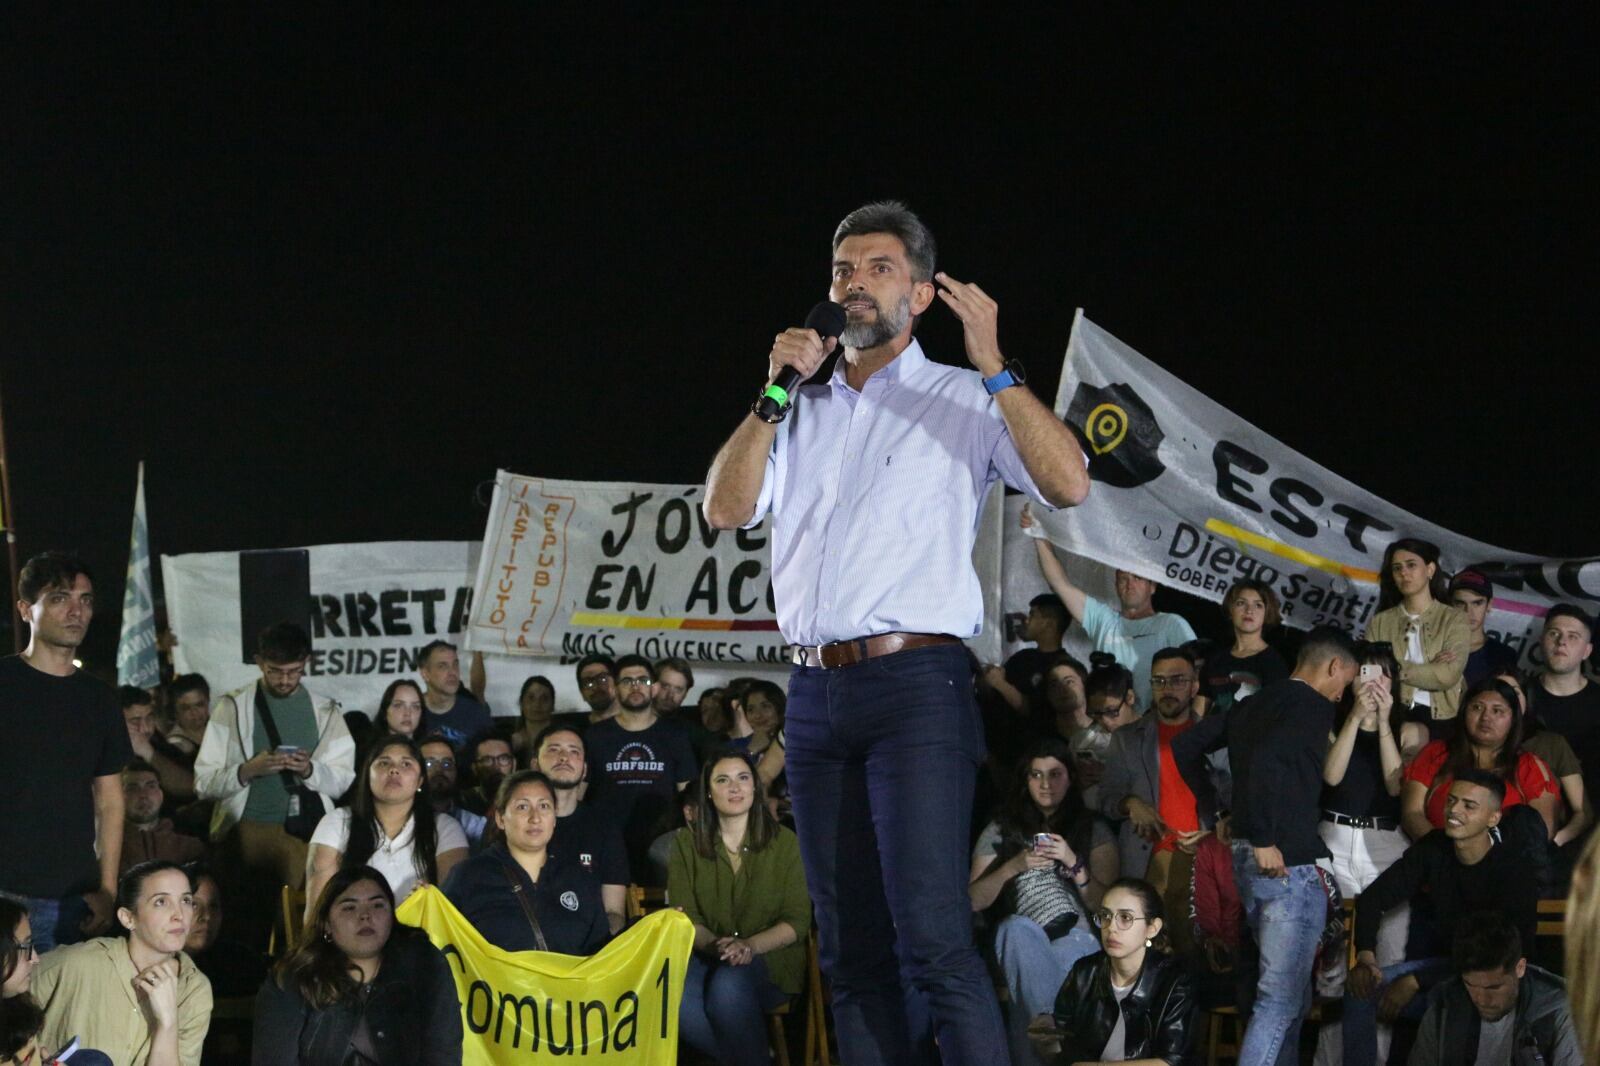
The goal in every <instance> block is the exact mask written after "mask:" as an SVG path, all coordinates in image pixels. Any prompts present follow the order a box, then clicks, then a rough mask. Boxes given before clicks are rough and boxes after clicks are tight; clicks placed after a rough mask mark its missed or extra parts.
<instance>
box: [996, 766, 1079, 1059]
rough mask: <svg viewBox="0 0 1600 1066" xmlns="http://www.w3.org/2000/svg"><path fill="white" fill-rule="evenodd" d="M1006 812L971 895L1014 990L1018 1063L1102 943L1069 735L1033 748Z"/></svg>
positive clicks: (1013, 1023)
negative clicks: (1031, 1031)
mask: <svg viewBox="0 0 1600 1066" xmlns="http://www.w3.org/2000/svg"><path fill="white" fill-rule="evenodd" d="M1017 779H1018V781H1017V785H1016V787H1015V789H1014V790H1013V792H1012V794H1011V795H1010V796H1009V797H1007V799H1006V802H1005V804H1004V805H1003V807H1002V808H1001V813H1000V817H999V818H997V819H995V820H994V821H992V822H990V823H989V824H988V825H986V826H984V828H983V832H982V833H980V834H979V835H978V843H977V845H976V846H975V847H974V848H973V849H972V872H971V874H970V875H969V878H968V884H967V895H968V897H969V898H970V899H971V900H972V909H973V910H975V911H982V912H984V913H985V914H986V915H987V916H988V917H989V919H990V921H991V922H995V923H997V924H996V926H995V940H994V947H995V955H996V956H997V957H998V958H999V960H1000V969H1001V971H1002V972H1003V973H1004V974H1005V978H1006V990H1007V992H1008V993H1009V994H1010V1003H1011V1006H1010V1010H1009V1018H1008V1020H1009V1022H1010V1024H1009V1027H1008V1028H1009V1033H1010V1038H1011V1054H1012V1059H1013V1061H1017V1062H1023V1061H1027V1056H1028V1054H1029V1047H1030V1045H1029V1043H1028V1032H1027V1027H1028V1023H1029V1022H1030V1021H1032V1020H1033V1018H1034V1017H1035V1016H1037V1015H1039V1014H1043V1013H1044V1012H1046V1011H1048V1010H1049V1009H1050V1004H1051V1003H1053V1002H1055V996H1056V991H1057V990H1058V989H1059V988H1060V987H1061V981H1062V979H1063V978H1065V977H1066V976H1067V971H1069V970H1071V969H1072V964H1073V963H1075V962H1077V961H1078V959H1080V958H1082V957H1083V956H1084V955H1088V954H1092V953H1094V952H1095V951H1098V950H1099V949H1100V941H1099V940H1098V939H1096V937H1095V935H1094V930H1093V929H1092V928H1090V924H1091V923H1090V921H1089V915H1090V914H1091V913H1092V911H1093V908H1094V907H1095V905H1097V904H1098V903H1099V902H1100V896H1101V893H1102V892H1103V891H1104V887H1103V886H1100V887H1097V886H1095V885H1094V883H1093V881H1092V880H1091V873H1090V869H1089V865H1090V864H1089V847H1090V837H1091V834H1092V833H1093V828H1094V819H1093V816H1092V815H1091V814H1090V813H1089V811H1088V810H1087V809H1086V808H1085V807H1084V805H1083V801H1082V800H1081V799H1079V798H1078V794H1077V793H1076V792H1075V791H1074V790H1073V788H1072V753H1071V751H1070V750H1069V749H1068V747H1067V743H1066V741H1064V740H1062V739H1061V738H1060V737H1043V738H1041V739H1039V740H1036V741H1034V742H1033V743H1032V744H1030V745H1028V747H1027V749H1026V750H1025V751H1024V752H1023V755H1022V758H1021V759H1020V761H1019V764H1018V768H1017Z"/></svg>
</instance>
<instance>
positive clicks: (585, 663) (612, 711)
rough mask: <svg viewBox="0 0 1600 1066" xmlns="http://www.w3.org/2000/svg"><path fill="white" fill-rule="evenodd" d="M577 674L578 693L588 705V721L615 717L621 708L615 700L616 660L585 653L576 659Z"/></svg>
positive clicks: (592, 723)
mask: <svg viewBox="0 0 1600 1066" xmlns="http://www.w3.org/2000/svg"><path fill="white" fill-rule="evenodd" d="M577 674H578V694H579V695H581V696H582V697H583V702H584V703H587V704H588V705H589V714H588V723H589V724H590V725H594V724H596V723H598V722H604V721H605V720H606V719H608V718H615V717H616V716H617V713H618V712H619V711H620V710H621V705H620V704H618V702H617V661H616V660H615V659H613V658H612V657H611V656H609V655H600V654H598V653H597V654H591V655H585V656H584V657H583V658H581V659H579V660H578V667H577Z"/></svg>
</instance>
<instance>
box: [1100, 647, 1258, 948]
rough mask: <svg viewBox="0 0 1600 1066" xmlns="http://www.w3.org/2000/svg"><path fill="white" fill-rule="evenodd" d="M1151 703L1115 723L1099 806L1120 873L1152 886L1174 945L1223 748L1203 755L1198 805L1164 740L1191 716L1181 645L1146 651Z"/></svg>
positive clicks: (1190, 663) (1221, 778)
mask: <svg viewBox="0 0 1600 1066" xmlns="http://www.w3.org/2000/svg"><path fill="white" fill-rule="evenodd" d="M1150 691H1151V692H1153V693H1154V694H1155V695H1154V706H1153V710H1154V712H1155V713H1153V714H1147V715H1145V716H1144V717H1142V718H1140V719H1138V720H1137V721H1135V722H1133V723H1132V724H1131V725H1127V726H1123V727H1122V728H1120V729H1118V730H1116V732H1115V733H1113V734H1112V737H1111V745H1110V747H1109V748H1108V749H1107V750H1106V758H1105V773H1104V775H1103V776H1102V777H1101V779H1100V790H1099V803H1100V812H1101V813H1102V814H1104V815H1105V816H1106V817H1107V818H1110V819H1111V820H1112V822H1113V823H1115V824H1117V826H1118V830H1117V843H1118V851H1119V853H1120V858H1121V872H1122V876H1123V877H1142V878H1144V879H1145V880H1146V881H1149V882H1150V883H1151V884H1152V885H1154V886H1155V887H1156V891H1157V892H1160V893H1161V896H1162V900H1163V902H1164V903H1165V904H1166V908H1167V914H1168V915H1170V916H1172V921H1171V923H1170V924H1169V925H1168V927H1167V931H1168V935H1169V936H1171V938H1172V942H1173V948H1174V950H1176V951H1178V952H1179V953H1182V952H1184V951H1187V950H1188V948H1189V922H1188V920H1187V917H1186V916H1187V915H1188V913H1189V907H1188V894H1189V878H1190V874H1191V873H1192V872H1193V870H1194V849H1195V845H1196V844H1198V843H1199V840H1200V838H1201V837H1202V836H1203V835H1205V827H1207V826H1209V825H1210V824H1211V823H1212V821H1213V820H1214V819H1215V815H1216V812H1215V810H1213V809H1212V808H1211V800H1212V798H1213V797H1215V796H1222V797H1225V796H1226V795H1227V793H1228V792H1229V791H1230V785H1231V777H1230V776H1229V773H1228V761H1227V758H1228V757H1227V753H1226V752H1221V751H1219V752H1216V753H1214V754H1213V755H1211V756H1210V757H1209V760H1208V773H1209V776H1210V779H1211V783H1212V786H1213V789H1214V791H1213V792H1212V793H1211V794H1210V795H1208V796H1207V797H1206V800H1207V802H1206V803H1205V804H1204V805H1202V804H1201V803H1200V802H1199V801H1198V800H1197V799H1196V797H1195V794H1194V792H1193V791H1192V790H1191V789H1190V788H1189V785H1188V783H1187V782H1185V781H1184V779H1183V775H1182V773H1181V772H1180V771H1179V769H1178V765H1177V762H1176V760H1175V759H1174V758H1173V755H1172V742H1173V740H1174V739H1176V738H1177V737H1178V736H1179V735H1180V734H1182V733H1183V732H1184V731H1185V730H1187V729H1188V728H1189V727H1190V726H1192V725H1194V723H1195V721H1196V719H1195V714H1194V698H1195V695H1196V694H1197V693H1198V691H1199V674H1198V673H1197V671H1196V669H1195V663H1194V660H1193V658H1191V657H1190V655H1189V653H1188V652H1186V651H1184V650H1182V649H1181V648H1162V649H1161V650H1160V651H1157V652H1156V653H1155V655H1154V656H1152V658H1151V662H1150Z"/></svg>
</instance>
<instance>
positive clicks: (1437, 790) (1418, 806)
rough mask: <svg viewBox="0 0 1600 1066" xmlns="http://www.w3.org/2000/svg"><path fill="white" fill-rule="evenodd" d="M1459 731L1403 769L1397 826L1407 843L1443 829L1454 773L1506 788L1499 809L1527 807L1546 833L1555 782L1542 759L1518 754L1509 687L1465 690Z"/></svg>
mask: <svg viewBox="0 0 1600 1066" xmlns="http://www.w3.org/2000/svg"><path fill="white" fill-rule="evenodd" d="M1463 703H1464V706H1465V710H1463V711H1462V715H1461V728H1459V729H1457V730H1456V732H1455V736H1454V737H1452V738H1451V739H1450V740H1449V741H1443V740H1435V741H1433V742H1432V743H1430V744H1428V745H1427V746H1426V747H1424V748H1423V749H1422V750H1421V751H1420V752H1418V753H1417V757H1416V759H1415V760H1414V761H1413V762H1412V763H1411V765H1410V766H1409V767H1407V768H1406V775H1405V784H1404V785H1403V786H1402V789H1401V793H1400V823H1401V827H1402V828H1404V829H1405V831H1406V835H1407V836H1409V837H1411V839H1412V840H1417V839H1420V838H1421V837H1422V836H1424V835H1425V834H1427V833H1428V832H1430V831H1431V830H1434V829H1442V828H1444V801H1445V797H1446V796H1447V795H1448V794H1449V792H1450V783H1451V782H1452V781H1454V780H1455V775H1456V772H1457V771H1458V770H1462V769H1467V768H1473V767H1475V768H1477V769H1480V770H1488V771H1490V772H1491V773H1495V774H1498V775H1499V776H1500V777H1501V778H1502V779H1503V780H1504V781H1505V783H1506V798H1505V803H1504V804H1503V805H1502V807H1513V806H1516V805H1517V804H1519V803H1526V804H1527V805H1528V806H1529V807H1531V808H1532V809H1533V810H1535V811H1537V812H1538V814H1539V817H1541V818H1543V819H1544V824H1545V831H1546V832H1547V833H1548V832H1550V831H1551V829H1552V827H1553V826H1554V824H1555V815H1556V793H1557V787H1556V780H1555V777H1554V775H1552V774H1551V773H1550V768H1549V767H1548V766H1546V765H1545V764H1544V760H1543V759H1540V758H1539V757H1538V756H1537V755H1534V754H1532V753H1531V752H1526V751H1522V750H1521V747H1522V702H1521V701H1520V700H1518V699H1517V694H1516V693H1515V692H1513V691H1512V690H1511V686H1509V685H1507V684H1506V683H1505V682H1504V681H1500V680H1498V679H1496V678H1492V677H1491V678H1485V679H1484V680H1482V681H1480V682H1478V683H1477V684H1476V685H1473V686H1472V688H1471V689H1469V690H1468V691H1467V696H1466V699H1465V700H1464V701H1463Z"/></svg>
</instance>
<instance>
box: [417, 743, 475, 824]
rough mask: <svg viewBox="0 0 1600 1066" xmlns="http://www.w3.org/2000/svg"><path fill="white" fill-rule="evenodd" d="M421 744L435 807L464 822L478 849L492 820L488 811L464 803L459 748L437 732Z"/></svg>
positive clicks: (423, 762)
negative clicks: (474, 808)
mask: <svg viewBox="0 0 1600 1066" xmlns="http://www.w3.org/2000/svg"><path fill="white" fill-rule="evenodd" d="M418 747H419V748H420V750H421V751H422V768H423V770H424V771H425V772H426V773H427V775H428V795H429V796H430V797H431V798H432V799H433V809H434V810H436V811H438V812H439V813H440V814H448V815H449V816H450V817H452V818H454V819H455V820H456V821H458V822H460V823H461V829H462V831H463V832H465V833H466V834H467V843H468V844H469V845H471V846H472V848H473V850H474V852H476V851H477V849H479V848H481V847H482V846H483V844H484V834H485V831H486V830H488V829H489V827H490V825H491V824H492V823H491V822H490V821H489V819H488V818H487V817H485V816H484V815H482V814H475V813H473V812H472V811H469V810H467V809H466V808H465V807H463V806H461V786H460V784H459V782H460V780H461V775H460V773H459V772H458V771H457V767H456V749H455V748H454V747H453V746H451V744H450V742H449V741H448V740H446V739H444V737H442V736H438V735H437V734H435V735H430V736H428V737H426V738H425V739H424V740H423V741H422V743H421V744H420V745H419V746H418Z"/></svg>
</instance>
